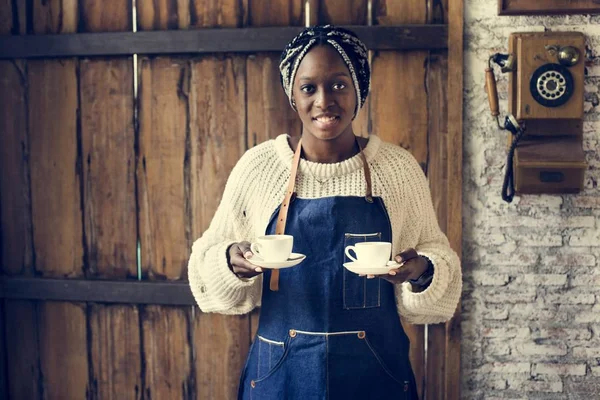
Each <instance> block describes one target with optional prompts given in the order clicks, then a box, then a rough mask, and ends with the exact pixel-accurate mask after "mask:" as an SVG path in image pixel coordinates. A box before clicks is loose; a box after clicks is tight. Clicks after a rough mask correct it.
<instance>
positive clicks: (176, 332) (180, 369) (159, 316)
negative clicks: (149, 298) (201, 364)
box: [141, 306, 196, 400]
mask: <svg viewBox="0 0 600 400" xmlns="http://www.w3.org/2000/svg"><path fill="white" fill-rule="evenodd" d="M141 313H142V333H143V348H144V356H145V358H144V359H145V370H144V372H145V374H144V378H143V379H144V380H143V383H144V387H143V390H144V394H143V396H144V398H145V399H157V400H159V399H194V398H196V394H195V383H194V373H193V363H192V349H191V347H190V332H189V330H188V326H189V321H188V310H186V309H184V308H175V307H163V306H147V307H145V308H144V309H143V310H142V311H141Z"/></svg>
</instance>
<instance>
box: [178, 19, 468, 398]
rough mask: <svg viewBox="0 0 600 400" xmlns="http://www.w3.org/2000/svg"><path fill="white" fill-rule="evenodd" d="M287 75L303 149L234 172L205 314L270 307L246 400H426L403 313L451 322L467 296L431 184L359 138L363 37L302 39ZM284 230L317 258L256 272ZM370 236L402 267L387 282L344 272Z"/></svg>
mask: <svg viewBox="0 0 600 400" xmlns="http://www.w3.org/2000/svg"><path fill="white" fill-rule="evenodd" d="M280 71H281V81H282V84H283V88H284V90H285V92H286V94H287V95H288V97H289V100H290V105H291V106H292V107H293V109H294V110H295V111H296V112H297V113H298V116H299V118H300V120H301V121H302V136H301V139H300V138H298V137H289V136H287V135H280V136H278V137H277V138H276V139H274V140H270V141H268V142H266V143H263V144H261V145H259V146H256V147H255V148H253V149H251V150H249V151H247V152H246V154H245V155H244V156H243V157H242V158H241V160H240V161H239V162H238V164H237V165H236V167H235V168H234V169H233V171H232V173H231V175H230V177H229V180H228V182H227V185H226V188H225V192H224V194H223V200H222V201H221V204H220V205H219V208H218V210H217V212H216V214H215V216H214V219H213V221H212V223H211V225H210V227H209V229H208V230H207V231H206V232H205V233H204V234H203V236H202V237H201V238H200V239H198V240H197V241H196V242H195V243H194V246H193V249H192V255H191V258H190V263H189V279H190V285H191V288H192V292H193V294H194V296H195V298H196V300H197V302H198V305H199V306H200V308H201V309H202V310H203V311H204V312H219V313H223V314H243V313H247V312H250V311H251V310H252V309H254V308H255V307H257V306H259V305H260V306H261V312H260V323H259V327H258V333H257V338H256V339H255V340H254V342H253V344H252V347H251V350H250V354H249V356H248V360H247V362H246V366H245V368H244V371H243V373H242V377H241V381H240V389H239V398H241V399H325V398H327V399H398V398H400V399H405V398H406V399H409V398H416V396H417V395H416V388H415V381H414V377H413V373H412V370H411V367H410V362H409V358H408V351H409V342H408V339H407V337H406V335H405V333H404V331H403V329H402V325H401V324H400V322H399V318H398V315H402V316H403V317H405V319H406V320H407V321H408V322H410V323H413V324H431V323H439V322H444V321H447V320H448V319H450V318H451V317H452V315H453V314H454V311H455V309H456V306H457V303H458V299H459V297H460V292H461V285H462V283H461V282H462V281H461V271H460V263H459V260H458V257H457V255H456V254H455V252H454V251H452V250H451V248H450V247H449V244H448V240H447V238H446V237H445V236H444V234H443V233H442V232H441V231H440V229H439V226H438V223H437V220H436V217H435V213H434V210H433V206H432V202H431V196H430V193H429V188H428V185H427V181H426V178H425V176H424V175H423V172H422V171H421V169H420V167H419V164H418V163H417V162H416V160H415V159H414V158H413V157H412V156H411V155H410V153H408V152H407V151H405V150H404V149H402V148H400V147H397V146H393V145H390V144H385V143H382V142H381V140H380V139H379V138H378V137H377V136H371V137H370V138H369V139H368V140H367V139H364V138H357V137H356V136H355V134H354V132H353V130H352V120H353V119H354V118H355V117H356V115H357V113H358V111H359V110H360V108H361V107H362V106H363V104H364V102H365V99H366V97H367V94H368V92H369V85H370V70H369V65H368V58H367V49H366V47H365V45H364V44H363V43H362V42H361V41H360V40H359V39H358V38H357V37H356V35H355V34H354V33H352V32H350V31H348V30H344V29H341V28H335V27H333V26H319V27H314V28H307V29H305V30H304V31H303V32H302V33H300V34H299V35H298V36H297V37H296V38H294V39H293V40H292V41H291V42H290V43H289V44H288V46H287V47H286V49H285V50H284V51H283V54H282V56H281V62H280ZM399 95H401V94H399ZM288 184H289V187H288ZM286 188H288V190H286ZM292 193H293V194H294V195H293V196H292ZM282 201H283V204H282ZM280 206H281V207H280ZM281 210H283V211H281ZM283 232H285V233H286V234H289V235H293V236H294V251H295V252H298V253H303V254H306V256H307V258H306V259H305V260H304V261H303V262H302V263H301V264H300V265H298V266H296V267H293V268H287V269H282V270H281V271H276V272H275V273H274V272H273V271H271V270H267V269H265V270H263V269H261V268H260V267H257V266H255V265H253V264H252V263H251V260H252V256H253V254H252V252H251V250H250V242H251V241H253V240H254V239H255V238H257V237H258V236H261V235H264V234H274V233H278V234H279V233H283ZM367 233H376V234H377V237H378V240H381V241H387V242H391V243H392V246H393V252H394V253H393V254H397V255H396V256H395V260H396V261H398V262H400V263H401V266H400V267H398V268H396V269H392V270H390V272H389V274H388V275H386V276H378V277H376V279H372V278H373V276H368V277H363V276H358V275H355V274H353V273H352V272H350V271H348V270H346V269H345V268H344V267H343V266H342V264H343V262H344V247H345V245H346V244H347V243H348V238H351V237H352V236H353V235H352V234H363V236H364V234H367Z"/></svg>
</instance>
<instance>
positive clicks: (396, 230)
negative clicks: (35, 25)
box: [188, 135, 462, 324]
mask: <svg viewBox="0 0 600 400" xmlns="http://www.w3.org/2000/svg"><path fill="white" fill-rule="evenodd" d="M287 138H288V136H287V135H280V136H278V137H277V138H276V139H274V140H269V141H267V142H265V143H262V144H260V145H258V146H256V147H254V148H252V149H250V150H248V151H247V152H246V153H245V154H244V156H243V157H242V158H241V159H240V161H239V162H238V163H237V165H236V166H235V168H234V169H233V171H232V172H231V175H230V176H229V179H228V181H227V185H226V187H225V191H224V193H223V198H222V200H221V203H220V205H219V207H218V209H217V212H216V214H215V216H214V218H213V220H212V222H211V224H210V227H209V228H208V230H207V231H206V232H204V234H203V235H202V237H200V238H199V239H198V240H196V242H195V243H194V245H193V247H192V254H191V256H190V261H189V266H188V271H189V272H188V273H189V281H190V286H191V289H192V293H193V295H194V297H195V299H196V301H197V302H198V305H199V306H200V309H201V310H202V311H204V312H218V313H221V314H245V313H248V312H250V311H251V310H252V309H254V308H255V307H257V306H260V301H261V295H262V274H261V275H258V276H256V277H254V278H252V279H239V278H238V277H237V276H236V275H234V274H233V273H232V272H231V271H230V269H229V267H228V265H227V259H226V251H227V248H228V247H229V245H230V244H232V243H235V242H240V241H243V240H247V241H250V242H251V241H253V240H254V239H255V238H256V237H257V236H260V235H263V234H264V233H265V230H266V228H267V225H268V223H269V220H270V218H271V215H272V214H273V212H274V210H275V209H276V208H277V207H278V206H279V204H280V203H281V201H282V200H283V197H284V192H285V189H286V187H287V183H288V179H289V175H290V168H291V164H292V158H293V152H292V149H291V148H290V146H289V144H288V141H287ZM364 152H365V155H366V158H367V162H368V163H369V166H370V168H371V175H372V178H371V179H372V185H373V195H374V196H379V197H381V198H382V199H383V202H384V204H385V206H386V208H387V211H388V214H389V217H390V221H391V224H392V238H393V243H392V252H393V254H397V253H399V252H400V251H402V250H405V249H407V248H409V247H413V248H415V249H417V251H418V252H419V254H422V255H424V256H427V257H428V258H429V259H430V260H431V261H432V262H433V264H434V266H435V273H434V277H433V281H432V282H431V284H430V286H429V287H428V288H427V289H426V290H425V291H423V292H420V293H414V292H413V291H412V290H411V285H410V284H408V283H403V284H397V285H396V287H395V294H396V305H397V307H398V313H399V314H400V315H402V316H404V317H405V318H406V320H407V322H409V323H413V324H433V323H439V322H444V321H447V320H448V319H450V318H451V317H452V315H453V314H454V311H455V309H456V306H457V304H458V300H459V298H460V294H461V288H462V275H461V268H460V261H459V259H458V256H457V255H456V253H455V252H454V251H453V250H452V249H451V248H450V246H449V244H448V239H447V238H446V236H445V235H444V234H443V232H441V230H440V228H439V225H438V223H437V219H436V216H435V212H434V209H433V206H432V202H431V195H430V192H429V186H428V184H427V180H426V178H425V175H424V174H423V172H422V170H421V168H420V167H419V164H418V163H417V161H416V160H415V159H414V158H413V156H412V155H411V154H410V153H409V152H407V151H406V150H404V149H402V148H401V147H398V146H394V145H391V144H387V143H384V142H382V141H381V139H379V138H378V137H377V136H373V135H372V136H370V138H369V142H368V144H367V146H366V147H365V149H364ZM365 188H366V185H365V178H364V173H363V168H362V161H361V158H360V155H356V156H354V157H352V158H350V159H348V160H345V161H342V162H340V163H334V164H320V163H314V162H310V161H307V160H301V161H300V167H299V171H298V177H297V181H296V193H297V196H298V197H300V198H305V199H309V198H320V197H328V196H364V195H365V190H366V189H365Z"/></svg>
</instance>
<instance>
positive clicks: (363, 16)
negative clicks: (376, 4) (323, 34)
mask: <svg viewBox="0 0 600 400" xmlns="http://www.w3.org/2000/svg"><path fill="white" fill-rule="evenodd" d="M367 4H368V0H321V1H319V24H332V25H367V22H368V13H367Z"/></svg>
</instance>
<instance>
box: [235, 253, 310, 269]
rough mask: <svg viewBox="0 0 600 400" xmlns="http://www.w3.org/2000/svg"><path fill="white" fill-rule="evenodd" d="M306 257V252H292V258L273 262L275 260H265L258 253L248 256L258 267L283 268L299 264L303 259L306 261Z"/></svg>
mask: <svg viewBox="0 0 600 400" xmlns="http://www.w3.org/2000/svg"><path fill="white" fill-rule="evenodd" d="M305 258H306V256H305V255H304V254H300V253H292V254H290V258H288V259H287V260H286V261H281V262H273V261H265V260H263V258H262V257H261V256H259V255H258V254H255V255H253V256H252V258H247V260H248V261H250V263H251V264H254V265H256V266H257V267H262V268H268V269H283V268H289V267H293V266H295V265H298V264H300V263H301V262H302V261H304V259H305Z"/></svg>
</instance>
